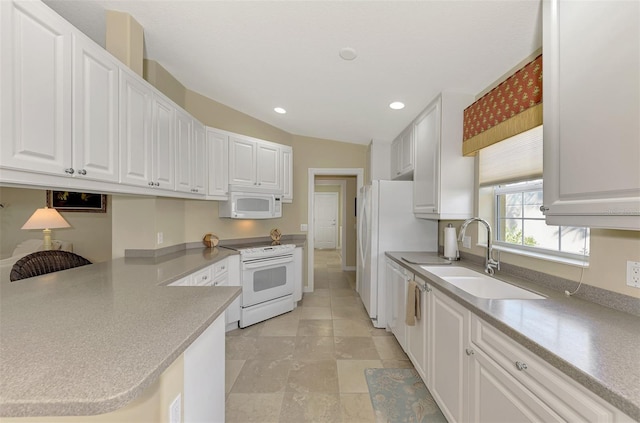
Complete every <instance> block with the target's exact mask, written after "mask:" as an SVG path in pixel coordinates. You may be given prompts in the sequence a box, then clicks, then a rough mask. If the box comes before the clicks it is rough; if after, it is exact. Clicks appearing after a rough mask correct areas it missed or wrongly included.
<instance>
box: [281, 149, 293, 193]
mask: <svg viewBox="0 0 640 423" xmlns="http://www.w3.org/2000/svg"><path fill="white" fill-rule="evenodd" d="M280 151H281V154H282V160H281V169H282V175H281V177H280V180H281V181H282V202H283V203H292V202H293V148H292V147H290V146H288V145H281V146H280Z"/></svg>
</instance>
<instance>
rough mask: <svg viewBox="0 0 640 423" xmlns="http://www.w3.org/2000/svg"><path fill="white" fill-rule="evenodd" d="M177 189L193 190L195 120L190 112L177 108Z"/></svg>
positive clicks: (183, 190)
mask: <svg viewBox="0 0 640 423" xmlns="http://www.w3.org/2000/svg"><path fill="white" fill-rule="evenodd" d="M175 113H176V120H175V123H176V191H182V192H192V191H191V189H192V184H191V173H192V170H191V157H192V156H193V154H192V147H193V144H192V139H193V138H192V137H193V132H192V131H193V120H192V118H191V116H189V114H187V113H186V112H184V111H182V110H178V109H176V112H175Z"/></svg>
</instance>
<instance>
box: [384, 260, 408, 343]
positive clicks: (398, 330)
mask: <svg viewBox="0 0 640 423" xmlns="http://www.w3.org/2000/svg"><path fill="white" fill-rule="evenodd" d="M386 273H387V275H386V276H387V277H386V280H387V286H386V289H387V316H388V317H387V329H388V330H390V331H391V333H393V335H394V336H395V337H396V340H397V341H398V344H400V346H401V347H402V349H403V350H404V351H405V352H406V351H407V345H406V338H407V325H406V324H405V314H406V301H407V280H408V272H407V271H406V270H405V269H404V267H402V266H400V265H398V264H396V263H395V262H394V261H393V260H389V259H387V263H386Z"/></svg>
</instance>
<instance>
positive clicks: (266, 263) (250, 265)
mask: <svg viewBox="0 0 640 423" xmlns="http://www.w3.org/2000/svg"><path fill="white" fill-rule="evenodd" d="M291 262H293V256H289V257H285V258H281V259H277V260H270V259H267V260H259V261H253V262H249V263H243V265H242V268H243V269H258V268H260V267H271V266H277V265H279V264H286V263H291Z"/></svg>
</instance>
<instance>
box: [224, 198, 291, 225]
mask: <svg viewBox="0 0 640 423" xmlns="http://www.w3.org/2000/svg"><path fill="white" fill-rule="evenodd" d="M218 216H219V217H230V218H232V219H275V218H277V217H282V196H281V195H280V194H264V193H257V192H230V193H229V200H228V201H220V202H219V203H218Z"/></svg>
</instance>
